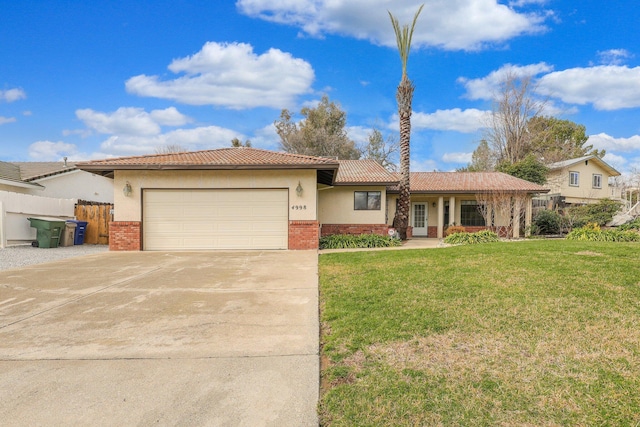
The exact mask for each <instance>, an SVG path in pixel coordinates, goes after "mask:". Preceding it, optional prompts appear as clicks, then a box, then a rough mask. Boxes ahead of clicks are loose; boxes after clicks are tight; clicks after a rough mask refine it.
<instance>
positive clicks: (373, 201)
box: [353, 191, 382, 211]
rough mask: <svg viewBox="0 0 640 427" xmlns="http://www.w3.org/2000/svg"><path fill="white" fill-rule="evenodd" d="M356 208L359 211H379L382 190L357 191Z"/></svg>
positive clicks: (355, 197)
mask: <svg viewBox="0 0 640 427" xmlns="http://www.w3.org/2000/svg"><path fill="white" fill-rule="evenodd" d="M353 200H354V202H353V205H354V209H355V210H357V211H379V210H380V207H381V205H382V203H381V202H380V201H381V200H382V193H381V192H380V191H355V192H354V198H353Z"/></svg>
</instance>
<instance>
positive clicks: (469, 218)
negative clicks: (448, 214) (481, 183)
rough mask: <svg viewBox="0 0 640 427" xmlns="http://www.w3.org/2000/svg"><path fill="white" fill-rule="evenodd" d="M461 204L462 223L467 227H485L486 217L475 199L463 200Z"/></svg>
mask: <svg viewBox="0 0 640 427" xmlns="http://www.w3.org/2000/svg"><path fill="white" fill-rule="evenodd" d="M460 203H461V205H460V225H463V226H467V227H484V226H485V221H484V217H483V216H482V214H481V213H480V209H479V208H478V202H476V201H475V200H462V201H461V202H460Z"/></svg>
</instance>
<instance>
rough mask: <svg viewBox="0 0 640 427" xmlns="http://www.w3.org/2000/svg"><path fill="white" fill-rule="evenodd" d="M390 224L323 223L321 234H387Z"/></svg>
mask: <svg viewBox="0 0 640 427" xmlns="http://www.w3.org/2000/svg"><path fill="white" fill-rule="evenodd" d="M389 228H390V226H388V225H387V224H322V229H321V231H320V234H321V235H322V236H329V235H331V234H355V235H360V234H379V235H381V236H387V235H388V232H389Z"/></svg>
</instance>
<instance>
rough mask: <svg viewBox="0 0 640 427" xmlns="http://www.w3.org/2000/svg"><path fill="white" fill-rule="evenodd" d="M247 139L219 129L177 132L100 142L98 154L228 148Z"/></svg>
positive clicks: (121, 137)
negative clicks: (235, 140) (170, 148)
mask: <svg viewBox="0 0 640 427" xmlns="http://www.w3.org/2000/svg"><path fill="white" fill-rule="evenodd" d="M233 138H239V139H241V140H245V139H247V137H246V136H245V135H242V134H240V133H239V132H236V131H234V130H231V129H226V128H221V127H218V126H205V127H197V128H194V129H177V130H174V131H171V132H167V133H164V134H158V135H114V136H111V137H109V138H108V139H107V140H105V141H103V142H102V144H101V145H100V149H101V151H103V152H104V153H107V154H110V155H114V156H128V155H140V154H150V153H154V152H155V150H156V148H159V147H164V146H167V145H178V146H181V147H184V148H186V149H187V150H188V151H196V150H207V149H215V148H223V147H230V146H231V140H232V139H233Z"/></svg>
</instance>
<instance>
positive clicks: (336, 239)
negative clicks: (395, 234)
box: [320, 234, 402, 249]
mask: <svg viewBox="0 0 640 427" xmlns="http://www.w3.org/2000/svg"><path fill="white" fill-rule="evenodd" d="M401 244H402V242H401V241H400V240H398V239H394V238H392V237H389V236H380V235H379V234H361V235H359V236H356V235H352V234H332V235H330V236H323V237H321V238H320V249H345V248H388V247H392V246H400V245H401Z"/></svg>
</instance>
